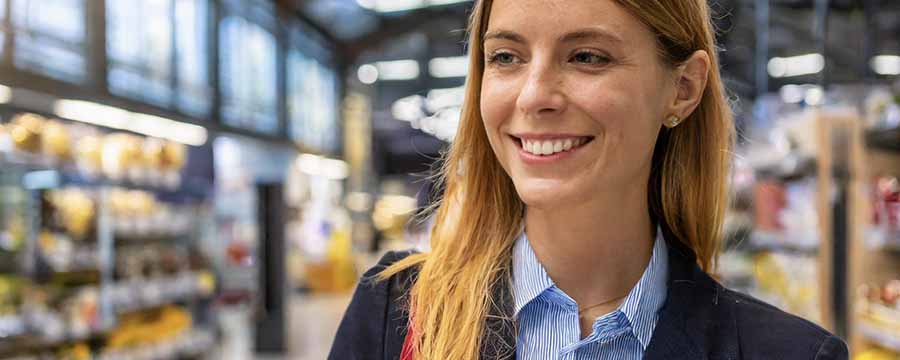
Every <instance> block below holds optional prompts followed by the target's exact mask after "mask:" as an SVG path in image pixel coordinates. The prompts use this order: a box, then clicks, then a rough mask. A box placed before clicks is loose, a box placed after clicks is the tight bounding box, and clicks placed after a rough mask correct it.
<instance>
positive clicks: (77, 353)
mask: <svg viewBox="0 0 900 360" xmlns="http://www.w3.org/2000/svg"><path fill="white" fill-rule="evenodd" d="M56 356H57V358H58V359H60V360H90V359H91V348H90V347H89V346H88V345H87V344H85V343H77V344H75V345H72V346H66V347H63V348H62V349H59V351H57V352H56Z"/></svg>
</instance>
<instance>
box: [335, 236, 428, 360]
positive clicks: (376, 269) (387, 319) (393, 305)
mask: <svg viewBox="0 0 900 360" xmlns="http://www.w3.org/2000/svg"><path fill="white" fill-rule="evenodd" d="M412 254H413V252H412V251H392V252H388V253H387V254H385V255H384V256H383V257H382V258H381V260H379V261H378V263H377V264H376V265H375V266H373V267H372V268H370V269H369V270H368V271H366V272H365V274H363V276H362V277H361V278H360V279H359V284H358V285H357V287H356V291H355V292H354V293H353V299H352V300H351V301H350V305H349V306H348V307H347V311H346V312H345V313H344V318H343V319H342V320H341V324H340V325H339V327H338V331H337V334H336V335H335V338H334V343H333V344H332V348H331V353H330V354H329V356H328V358H329V359H382V358H385V359H388V358H395V356H392V355H393V354H394V353H395V352H396V353H397V355H398V356H399V348H400V346H402V344H403V337H404V336H405V334H406V333H405V331H406V322H407V317H406V313H405V310H404V308H403V307H402V306H399V305H400V304H399V303H400V302H401V299H402V298H403V297H404V296H405V294H406V293H407V292H408V289H409V286H410V284H411V281H412V278H413V277H414V276H415V273H416V269H414V268H410V269H406V270H403V271H401V272H400V273H397V274H394V275H393V276H391V277H390V278H388V279H385V280H380V279H378V274H379V273H381V271H383V270H384V269H386V268H387V267H388V266H391V265H392V264H394V263H395V262H397V261H399V260H402V259H404V258H406V257H407V256H409V255H412ZM398 341H399V346H398Z"/></svg>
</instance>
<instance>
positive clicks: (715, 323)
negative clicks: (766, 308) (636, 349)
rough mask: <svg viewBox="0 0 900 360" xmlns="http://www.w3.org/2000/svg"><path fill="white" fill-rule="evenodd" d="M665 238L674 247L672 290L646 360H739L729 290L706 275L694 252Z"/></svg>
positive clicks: (671, 256)
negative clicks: (726, 293) (723, 294)
mask: <svg viewBox="0 0 900 360" xmlns="http://www.w3.org/2000/svg"><path fill="white" fill-rule="evenodd" d="M664 231H665V230H664ZM664 235H665V237H666V242H667V243H668V247H669V281H668V287H669V288H668V294H667V298H666V304H665V305H664V306H663V308H662V309H661V310H660V314H659V320H658V322H657V325H656V329H655V330H654V332H653V337H652V338H651V340H650V344H649V345H648V347H647V350H646V351H645V352H644V359H647V360H657V359H659V360H662V359H666V360H670V359H676V360H677V359H685V360H687V359H690V360H696V359H711V360H712V359H715V360H719V359H737V358H738V354H739V349H738V341H737V326H736V323H735V317H734V314H733V312H732V307H731V306H730V304H726V303H725V302H724V300H723V301H722V302H720V301H719V300H720V298H719V295H720V292H721V291H724V289H723V288H722V287H721V286H720V285H719V284H718V283H716V282H715V281H714V280H713V279H712V278H710V277H709V275H707V274H706V273H704V272H703V271H702V270H700V268H699V267H698V266H697V264H696V257H695V256H694V254H693V252H692V251H691V250H690V249H688V248H687V247H685V246H684V245H682V244H681V242H680V241H678V240H677V239H675V238H674V236H671V234H670V233H668V232H665V233H664Z"/></svg>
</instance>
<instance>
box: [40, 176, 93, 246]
mask: <svg viewBox="0 0 900 360" xmlns="http://www.w3.org/2000/svg"><path fill="white" fill-rule="evenodd" d="M47 201H48V202H50V204H52V205H53V207H54V208H56V209H57V211H59V214H60V217H61V220H62V226H63V228H65V229H66V232H67V233H68V234H69V235H71V236H72V237H73V238H76V239H83V238H84V237H85V236H87V234H88V233H89V232H90V230H91V229H92V227H93V225H94V217H95V215H96V209H95V205H94V200H93V199H92V198H91V197H90V195H89V194H88V193H87V192H85V191H84V190H81V189H77V188H69V189H64V190H56V191H52V192H49V193H48V194H47Z"/></svg>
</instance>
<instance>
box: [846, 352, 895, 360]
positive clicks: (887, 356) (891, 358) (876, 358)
mask: <svg viewBox="0 0 900 360" xmlns="http://www.w3.org/2000/svg"><path fill="white" fill-rule="evenodd" d="M898 359H900V354H897V353H895V352H891V351H888V350H882V349H870V350H866V351H863V352H861V353H859V355H856V356H854V357H853V360H898Z"/></svg>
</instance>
